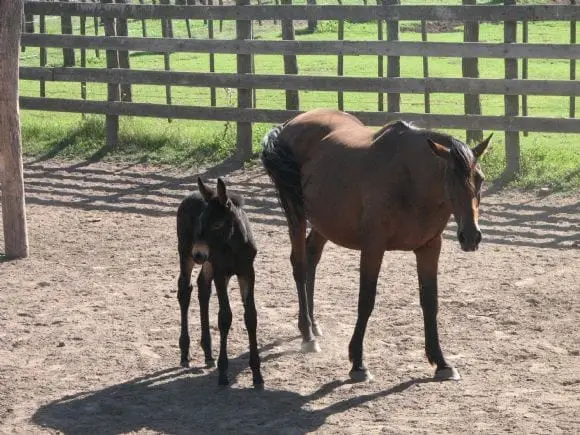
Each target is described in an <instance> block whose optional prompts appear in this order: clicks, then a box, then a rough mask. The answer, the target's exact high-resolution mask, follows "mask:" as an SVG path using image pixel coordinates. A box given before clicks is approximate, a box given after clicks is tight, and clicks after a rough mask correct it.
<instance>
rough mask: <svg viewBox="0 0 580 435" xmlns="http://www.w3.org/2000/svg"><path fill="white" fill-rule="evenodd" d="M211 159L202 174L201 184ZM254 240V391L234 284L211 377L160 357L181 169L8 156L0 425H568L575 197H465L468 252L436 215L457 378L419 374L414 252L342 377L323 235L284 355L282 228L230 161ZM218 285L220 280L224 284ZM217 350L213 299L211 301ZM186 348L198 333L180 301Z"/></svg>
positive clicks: (264, 187) (172, 354)
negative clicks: (315, 344) (357, 363)
mask: <svg viewBox="0 0 580 435" xmlns="http://www.w3.org/2000/svg"><path fill="white" fill-rule="evenodd" d="M220 172H222V173H225V174H228V170H227V167H226V168H224V167H222V168H214V169H212V170H210V171H209V173H206V174H205V175H204V176H205V177H206V178H207V179H211V184H212V185H213V183H214V182H215V176H216V175H217V174H218V173H220ZM226 180H227V182H228V184H229V185H230V186H232V188H233V189H235V190H236V191H239V192H243V193H245V195H246V197H247V210H248V212H249V215H250V218H251V220H252V223H253V228H254V233H255V235H256V238H257V242H258V245H259V248H260V252H259V255H258V258H257V284H256V285H257V288H256V297H257V305H258V321H259V325H258V334H259V343H260V346H261V355H262V358H263V374H264V377H265V381H266V390H265V391H262V392H259V391H254V390H253V389H252V387H251V376H250V372H249V369H248V368H247V360H248V355H247V336H246V333H245V330H244V326H243V318H242V307H241V304H240V300H239V293H238V291H237V290H234V289H232V291H231V300H232V304H233V307H232V308H233V312H234V322H233V328H232V332H231V334H230V348H229V354H230V357H231V374H232V375H233V376H234V377H235V383H234V385H232V387H231V388H227V389H219V388H218V387H217V375H216V373H215V371H214V370H208V369H204V368H202V366H203V358H202V354H201V349H198V348H197V347H194V348H193V352H192V358H193V361H192V366H193V368H192V369H189V370H185V369H181V368H179V367H178V363H179V349H178V347H177V340H178V334H179V310H178V303H177V300H176V280H177V273H178V264H177V252H176V240H175V239H176V237H175V218H174V214H175V210H176V207H177V205H178V203H179V201H180V200H181V199H182V198H183V197H184V196H185V195H186V194H187V193H188V192H190V191H191V190H193V188H194V186H195V178H194V177H193V173H183V172H182V173H177V172H175V171H170V170H166V169H163V168H144V167H135V166H133V167H122V166H112V165H105V164H93V165H84V166H83V165H76V166H75V165H71V164H70V163H62V164H55V163H50V164H47V163H29V164H27V165H26V188H27V195H28V197H27V205H28V222H29V232H30V246H31V255H30V258H29V259H27V260H24V261H14V262H2V263H0V432H5V433H26V434H29V433H59V432H63V433H90V434H108V433H169V434H180V433H193V434H210V433H212V434H213V433H216V434H217V433H219V434H221V433H267V434H273V433H281V434H300V433H306V432H320V433H328V434H336V433H339V434H341V433H353V434H359V433H361V434H365V435H366V434H375V433H397V434H399V433H422V432H432V433H443V432H451V433H498V432H515V433H578V431H580V299H579V290H580V215H579V211H580V194H579V193H578V192H576V193H569V194H567V195H548V196H546V197H543V198H539V197H537V196H535V195H533V194H522V193H516V192H504V193H501V194H496V195H491V196H487V197H486V198H485V199H484V204H483V206H482V218H481V226H482V230H483V232H484V243H483V245H482V247H481V249H480V250H479V251H478V252H476V253H463V252H461V251H460V249H459V247H458V245H457V243H456V241H455V236H454V235H453V228H452V227H451V226H450V229H449V231H448V232H447V233H446V241H445V243H444V249H443V256H442V264H441V267H440V269H441V276H440V296H441V297H440V317H439V319H440V324H441V340H442V344H443V348H444V350H445V351H446V352H447V355H448V356H449V359H450V360H451V361H452V362H453V363H454V364H456V366H457V367H458V369H459V371H460V373H461V375H462V377H463V378H462V380H461V381H459V382H446V383H434V382H429V379H430V377H431V376H432V374H433V368H432V367H430V366H429V365H428V363H427V361H426V359H425V357H424V354H423V321H422V316H421V310H420V306H419V301H418V299H419V298H418V291H417V283H416V276H415V271H414V256H413V255H412V254H410V253H400V252H393V253H387V254H386V255H385V260H384V264H383V269H382V272H381V278H380V283H379V293H378V298H377V304H376V308H375V311H374V313H373V315H372V317H371V321H370V326H369V330H368V332H367V336H366V337H367V338H366V343H365V344H366V347H365V350H366V355H367V363H368V364H369V366H370V368H371V370H372V372H373V374H374V375H375V381H374V382H372V383H368V384H351V383H348V382H346V380H347V379H348V370H349V368H350V365H349V363H348V358H347V346H348V342H349V340H350V335H351V333H352V331H353V327H354V323H355V313H356V299H357V294H358V290H357V287H358V272H357V269H358V255H357V253H356V252H351V251H347V250H345V249H342V248H338V247H336V246H333V245H329V246H328V247H327V248H326V250H325V254H324V255H323V258H322V262H321V264H320V268H319V273H318V277H319V279H318V287H317V293H316V297H315V298H316V309H317V312H318V316H319V319H320V320H321V324H322V327H323V328H324V332H325V336H324V338H323V339H322V341H321V346H322V352H321V353H320V354H308V355H303V354H301V353H299V352H298V350H299V347H300V340H299V338H298V334H297V332H298V330H297V326H296V323H297V321H296V314H297V298H296V294H295V290H294V284H293V281H292V276H291V272H290V265H289V260H288V258H289V253H290V249H289V244H288V239H287V230H286V227H285V221H284V219H283V216H282V214H281V212H280V209H279V208H278V204H277V201H276V198H275V196H274V194H273V190H272V188H271V185H270V183H269V180H268V179H267V178H266V177H265V176H264V174H263V172H262V171H261V170H259V169H252V170H246V171H236V172H230V173H229V174H228V176H227V178H226ZM2 245H3V241H2V240H0V246H2ZM236 286H237V283H236V282H235V281H234V282H232V287H236ZM211 310H212V315H211V322H212V334H213V338H214V350H215V351H216V352H217V340H218V333H217V329H216V324H217V322H216V317H217V300H216V298H215V297H213V298H212V302H211ZM191 318H192V326H191V334H192V339H194V340H197V339H198V337H199V328H198V314H197V301H196V298H195V296H194V299H193V304H192V310H191Z"/></svg>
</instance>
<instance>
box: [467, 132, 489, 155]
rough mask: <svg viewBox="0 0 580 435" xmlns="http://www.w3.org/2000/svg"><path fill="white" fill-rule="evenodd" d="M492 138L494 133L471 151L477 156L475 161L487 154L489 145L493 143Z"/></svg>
mask: <svg viewBox="0 0 580 435" xmlns="http://www.w3.org/2000/svg"><path fill="white" fill-rule="evenodd" d="M492 136H493V133H492V134H490V135H489V136H488V137H487V139H485V140H484V141H483V142H480V143H479V144H477V145H476V146H475V147H473V148H472V149H471V152H472V153H473V155H474V156H475V160H479V159H480V158H481V157H483V155H484V154H485V153H486V152H487V149H488V147H489V143H490V141H491V137H492Z"/></svg>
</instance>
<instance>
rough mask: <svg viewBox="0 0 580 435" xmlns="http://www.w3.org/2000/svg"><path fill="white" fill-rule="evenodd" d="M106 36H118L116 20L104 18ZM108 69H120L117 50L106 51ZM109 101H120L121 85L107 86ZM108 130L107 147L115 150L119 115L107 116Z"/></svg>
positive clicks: (106, 0)
mask: <svg viewBox="0 0 580 435" xmlns="http://www.w3.org/2000/svg"><path fill="white" fill-rule="evenodd" d="M102 1H103V3H112V2H113V0H102ZM103 25H104V27H105V36H116V33H117V32H116V28H115V20H114V19H113V18H103ZM106 56H107V68H119V56H118V53H117V51H116V50H106ZM107 101H119V83H109V84H108V85H107ZM105 125H106V130H107V141H106V146H107V147H109V148H114V147H116V146H117V143H118V138H119V115H107V116H106V118H105Z"/></svg>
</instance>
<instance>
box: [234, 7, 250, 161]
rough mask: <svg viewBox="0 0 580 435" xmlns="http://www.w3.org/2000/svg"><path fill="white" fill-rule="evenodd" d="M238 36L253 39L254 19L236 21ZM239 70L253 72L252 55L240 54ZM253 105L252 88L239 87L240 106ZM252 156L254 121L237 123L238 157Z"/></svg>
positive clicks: (240, 39) (242, 38) (246, 72)
mask: <svg viewBox="0 0 580 435" xmlns="http://www.w3.org/2000/svg"><path fill="white" fill-rule="evenodd" d="M249 4H250V0H236V5H238V6H248V5H249ZM236 38H237V39H238V40H239V41H244V40H251V39H252V21H251V20H238V21H236ZM236 58H237V71H238V74H251V73H252V55H251V54H238V55H236ZM251 107H252V89H238V108H240V109H249V108H251ZM251 156H252V123H251V122H238V123H237V157H239V158H240V159H241V160H247V159H249V158H250V157H251Z"/></svg>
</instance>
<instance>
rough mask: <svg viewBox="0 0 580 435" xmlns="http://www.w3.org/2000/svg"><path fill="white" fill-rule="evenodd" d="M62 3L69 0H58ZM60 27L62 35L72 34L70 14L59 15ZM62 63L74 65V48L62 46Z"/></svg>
mask: <svg viewBox="0 0 580 435" xmlns="http://www.w3.org/2000/svg"><path fill="white" fill-rule="evenodd" d="M60 1H61V2H63V3H68V2H69V0H60ZM60 27H61V33H62V34H63V35H72V33H73V27H72V17H71V16H70V15H62V16H61V17H60ZM62 65H63V66H75V50H74V48H63V49H62Z"/></svg>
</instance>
